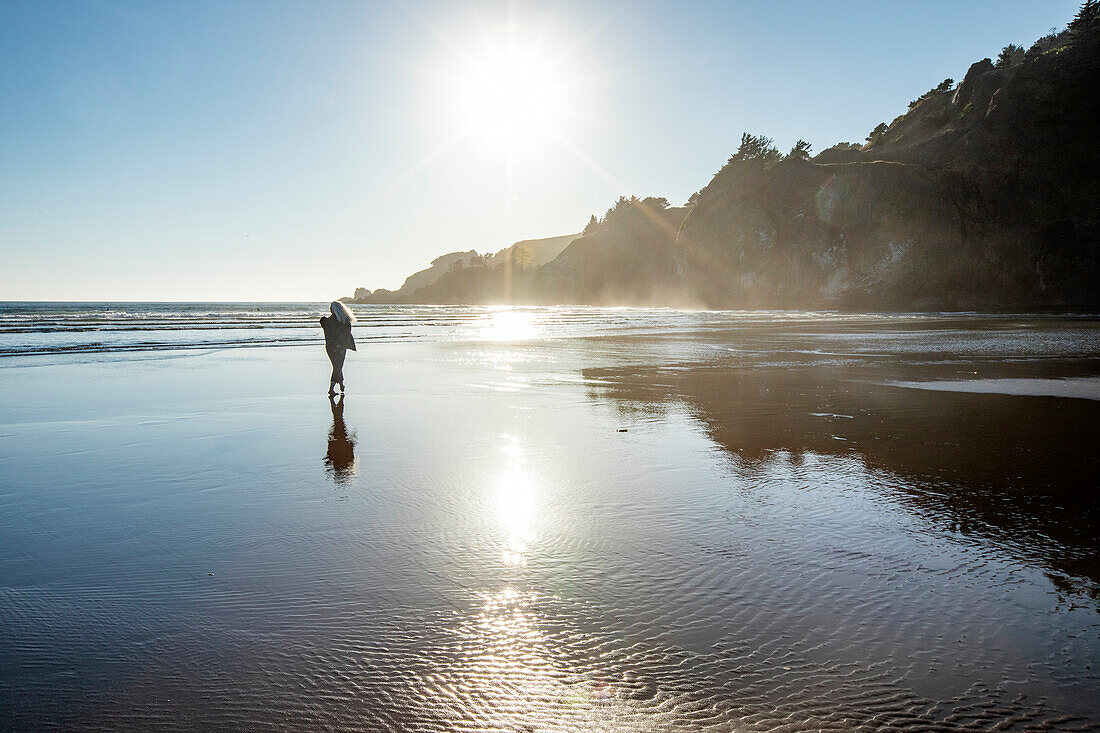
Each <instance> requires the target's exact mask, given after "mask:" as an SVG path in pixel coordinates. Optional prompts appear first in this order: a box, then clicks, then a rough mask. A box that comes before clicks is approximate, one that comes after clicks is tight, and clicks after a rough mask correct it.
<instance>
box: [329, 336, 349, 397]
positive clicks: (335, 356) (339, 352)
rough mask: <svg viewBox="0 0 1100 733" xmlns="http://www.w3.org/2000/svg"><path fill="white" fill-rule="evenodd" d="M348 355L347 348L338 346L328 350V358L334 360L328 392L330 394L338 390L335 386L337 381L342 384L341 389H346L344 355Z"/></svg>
mask: <svg viewBox="0 0 1100 733" xmlns="http://www.w3.org/2000/svg"><path fill="white" fill-rule="evenodd" d="M346 355H347V349H342V348H340V347H336V348H334V349H332V350H331V351H329V352H328V358H329V360H330V361H331V362H332V376H331V377H329V383H328V392H329V394H335V393H336V390H335V389H334V386H335V385H336V383H337V382H339V384H340V391H341V392H343V391H344V357H345V356H346Z"/></svg>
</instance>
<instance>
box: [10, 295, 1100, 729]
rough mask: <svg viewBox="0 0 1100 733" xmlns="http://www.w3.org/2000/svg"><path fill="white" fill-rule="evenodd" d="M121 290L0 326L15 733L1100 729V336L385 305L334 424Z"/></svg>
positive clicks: (227, 334) (368, 328)
mask: <svg viewBox="0 0 1100 733" xmlns="http://www.w3.org/2000/svg"><path fill="white" fill-rule="evenodd" d="M97 308H98V310H96V309H85V311H81V312H80V313H79V314H74V313H75V311H74V312H69V311H65V309H64V308H61V309H60V310H59V311H58V315H56V317H55V318H54V322H55V323H56V324H60V325H57V326H56V328H54V327H50V328H52V329H53V330H50V329H47V328H45V327H37V326H35V325H34V324H36V323H40V321H41V319H35V318H33V317H32V316H28V315H26V313H24V311H25V310H27V308H24V310H18V309H13V311H12V313H13V314H14V315H13V314H8V315H6V316H5V317H6V318H7V320H6V321H4V324H5V325H4V329H5V330H3V332H2V333H0V406H2V407H3V412H2V415H3V416H2V418H0V628H2V629H3V633H2V634H0V728H3V729H5V730H37V729H43V728H51V727H56V728H65V729H87V730H117V729H134V728H160V729H224V730H229V729H240V728H248V729H255V730H275V729H321V728H323V729H332V730H416V731H449V730H470V731H475V730H477V731H480V730H501V731H556V730H606V731H655V730H713V731H731V730H773V729H777V728H780V729H784V730H819V729H830V728H831V729H838V730H849V729H853V728H864V729H882V728H888V729H910V730H986V729H989V728H993V727H1000V728H1002V729H1006V730H1030V729H1038V728H1042V729H1055V730H1063V729H1064V730H1082V729H1095V728H1097V727H1100V696H1098V695H1097V693H1096V690H1098V689H1100V669H1097V667H1096V664H1095V660H1097V659H1100V614H1098V611H1100V560H1098V549H1100V530H1098V528H1100V524H1098V523H1097V517H1098V516H1100V513H1098V510H1100V499H1098V497H1097V493H1096V478H1095V477H1096V476H1097V475H1098V474H1097V471H1098V469H1100V437H1098V432H1097V430H1096V427H1097V425H1098V424H1100V423H1098V418H1100V321H1097V320H1096V319H1094V318H1086V317H1066V316H1030V315H1020V316H983V315H976V314H932V315H877V316H876V315H870V316H856V315H844V314H828V313H826V314H811V313H796V312H774V313H750V314H744V313H742V314H738V313H736V312H727V313H721V312H711V313H706V312H704V313H686V312H677V311H665V310H655V311H645V310H630V309H592V308H572V309H569V308H559V309H555V308H516V309H507V308H503V309H492V308H451V309H447V308H425V307H416V308H411V307H410V308H407V309H405V310H402V307H401V306H384V307H378V308H372V307H370V306H356V307H355V308H356V314H357V315H358V316H359V323H358V324H357V326H356V328H355V336H356V339H357V341H358V342H359V348H358V351H357V352H355V353H350V354H349V355H348V360H347V362H346V364H345V367H344V373H345V376H346V380H347V394H346V395H345V396H344V398H343V400H342V401H338V402H330V400H329V399H328V398H327V397H326V396H325V390H326V389H327V377H328V370H329V365H328V361H327V358H326V356H325V351H324V348H323V347H322V346H321V341H320V337H321V332H320V327H319V325H317V324H316V322H315V317H314V315H313V314H312V311H311V310H310V308H309V307H308V306H305V305H303V306H294V307H290V306H287V307H286V308H283V309H281V310H279V309H274V308H266V309H264V310H263V312H262V313H261V314H259V315H254V316H249V317H248V318H247V319H246V317H245V315H244V314H245V311H244V310H242V309H241V308H238V309H237V310H232V309H231V308H223V309H212V308H205V309H204V308H196V309H195V312H194V314H193V315H192V316H189V317H188V318H187V319H185V320H184V321H182V322H175V321H172V320H171V319H172V318H173V317H174V316H172V315H170V313H171V312H172V311H171V309H169V308H163V309H162V310H161V311H158V310H157V309H156V308H152V307H150V308H147V309H146V310H147V312H145V314H144V315H142V316H140V317H138V316H135V315H133V314H132V313H126V314H122V315H117V314H118V313H121V311H119V309H118V308H114V309H112V308H106V307H98V306H97ZM317 308H318V310H317V314H316V315H317V316H319V315H320V314H321V313H322V312H323V309H321V308H322V307H321V306H318V307H317ZM177 310H178V309H177ZM276 311H277V312H276ZM112 313H114V314H116V315H110V314H112ZM104 314H108V315H104ZM227 314H230V315H227ZM143 319H144V320H143ZM132 323H138V324H139V326H135V327H134V328H129V326H128V325H127V324H132ZM73 324H83V325H81V326H80V328H85V327H86V330H78V328H77V326H74V325H73ZM105 324H106V325H105ZM226 324H230V325H229V326H227V325H226ZM230 326H231V327H230ZM35 329H37V330H35ZM127 329H129V330H127Z"/></svg>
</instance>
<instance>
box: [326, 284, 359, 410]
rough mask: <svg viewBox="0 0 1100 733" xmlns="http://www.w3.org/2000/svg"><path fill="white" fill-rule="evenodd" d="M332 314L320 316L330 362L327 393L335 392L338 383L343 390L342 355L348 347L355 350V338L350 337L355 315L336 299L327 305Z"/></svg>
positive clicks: (341, 390) (345, 353)
mask: <svg viewBox="0 0 1100 733" xmlns="http://www.w3.org/2000/svg"><path fill="white" fill-rule="evenodd" d="M328 309H329V311H330V312H331V313H332V315H329V316H321V328H322V329H324V331H325V351H327V352H328V358H329V361H331V362H332V376H331V377H330V378H329V383H328V393H329V395H330V396H331V395H334V394H336V385H337V384H338V383H339V385H340V392H341V393H342V392H343V391H344V357H345V356H346V355H347V351H348V349H351V350H352V351H355V339H354V338H352V337H351V324H353V323H355V316H354V315H353V314H352V312H351V310H349V309H348V307H347V306H346V305H344V304H343V303H341V302H340V301H338V300H334V301H332V304H331V305H329V307H328Z"/></svg>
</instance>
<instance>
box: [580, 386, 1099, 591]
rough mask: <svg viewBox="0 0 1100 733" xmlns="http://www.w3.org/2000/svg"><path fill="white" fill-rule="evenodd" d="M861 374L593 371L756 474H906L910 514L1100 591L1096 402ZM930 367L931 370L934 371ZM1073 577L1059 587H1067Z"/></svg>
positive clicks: (892, 484) (902, 495) (885, 485)
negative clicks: (683, 414) (789, 469)
mask: <svg viewBox="0 0 1100 733" xmlns="http://www.w3.org/2000/svg"><path fill="white" fill-rule="evenodd" d="M874 371H875V372H876V373H877V377H876V374H869V373H867V371H866V370H861V369H859V368H849V369H837V368H822V367H807V368H797V369H789V368H787V369H759V368H698V369H689V370H663V369H660V368H635V369H629V370H622V369H591V370H587V371H586V376H588V377H590V378H593V379H599V380H604V381H608V382H610V383H611V386H609V387H607V390H608V391H609V393H610V394H611V396H613V397H615V398H617V399H618V400H622V401H623V403H624V405H632V406H633V407H634V408H639V407H640V408H641V409H642V410H653V409H658V410H661V409H665V407H664V406H668V405H672V404H676V403H679V404H683V405H685V406H687V407H688V408H689V409H690V410H691V412H692V414H693V415H694V416H695V417H696V418H697V419H699V420H700V421H701V422H702V424H703V425H704V426H705V428H706V430H707V433H708V434H709V435H710V437H711V438H712V439H713V440H714V441H715V442H716V443H718V444H719V445H721V446H722V447H723V448H724V449H726V450H728V451H729V452H730V453H732V454H734V455H735V456H736V458H737V461H738V463H739V466H740V467H741V468H742V469H743V470H746V471H752V470H754V469H756V468H760V467H764V466H766V465H767V464H768V463H769V462H770V461H771V460H772V459H774V458H776V457H777V456H779V455H790V456H792V457H793V458H794V459H795V460H798V459H799V457H800V456H802V455H804V454H819V455H825V456H850V457H856V458H859V459H860V460H862V461H863V463H864V464H865V465H866V466H867V467H868V468H869V469H872V470H874V469H880V470H884V471H887V472H889V473H890V474H894V475H897V476H900V477H902V478H904V479H905V480H904V481H900V482H897V481H888V480H887V481H883V482H882V484H881V486H880V488H882V489H883V490H884V491H887V492H891V493H893V494H894V495H895V497H894V498H896V499H898V500H899V501H900V502H901V503H902V504H903V505H905V506H908V507H909V508H911V509H913V510H915V511H916V512H918V513H920V514H921V515H923V516H927V517H929V518H931V519H932V520H933V521H942V520H944V519H946V521H948V522H950V523H951V526H952V527H953V528H954V529H956V530H957V531H960V532H963V533H967V534H972V533H977V534H980V535H983V536H987V537H990V538H992V539H994V540H996V541H998V542H1003V543H1004V544H1005V545H1006V546H1009V547H1010V548H1011V550H1010V551H1012V552H1016V553H1023V554H1025V555H1028V556H1036V555H1037V556H1039V557H1040V558H1041V560H1042V561H1043V562H1044V563H1046V564H1049V565H1050V566H1052V568H1053V569H1054V575H1053V576H1052V579H1053V580H1054V581H1055V582H1056V583H1058V582H1071V581H1070V580H1069V579H1067V578H1066V577H1064V575H1070V576H1085V577H1087V578H1088V579H1089V580H1090V581H1091V585H1092V587H1091V588H1090V589H1089V590H1090V592H1091V593H1093V595H1100V594H1098V593H1097V586H1096V584H1097V583H1100V563H1098V562H1097V550H1098V549H1100V532H1098V529H1100V523H1098V521H1097V520H1098V519H1100V500H1098V497H1097V496H1096V495H1095V493H1094V492H1093V491H1092V490H1091V487H1092V486H1093V485H1094V484H1095V477H1096V475H1097V471H1098V470H1100V436H1098V434H1097V432H1096V429H1095V427H1096V425H1097V424H1100V402H1096V401H1094V400H1089V399H1064V398H1054V397H1034V396H1018V395H1005V394H981V393H965V392H951V391H925V390H916V389H908V388H903V387H899V386H893V385H889V384H881V383H876V382H878V381H881V377H882V374H881V373H878V372H879V370H874ZM926 371H928V369H927V368H926ZM1059 576H1063V577H1059Z"/></svg>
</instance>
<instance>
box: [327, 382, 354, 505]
mask: <svg viewBox="0 0 1100 733" xmlns="http://www.w3.org/2000/svg"><path fill="white" fill-rule="evenodd" d="M328 401H329V404H330V405H331V406H332V430H330V431H329V434H328V453H326V454H325V472H326V473H328V474H329V475H331V476H332V479H333V481H335V482H336V483H338V484H340V483H344V482H345V481H347V480H348V479H349V478H351V477H352V476H354V475H355V435H354V434H351V435H349V434H348V428H347V426H346V425H344V396H343V395H340V396H339V397H335V396H333V395H329V398H328Z"/></svg>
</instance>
